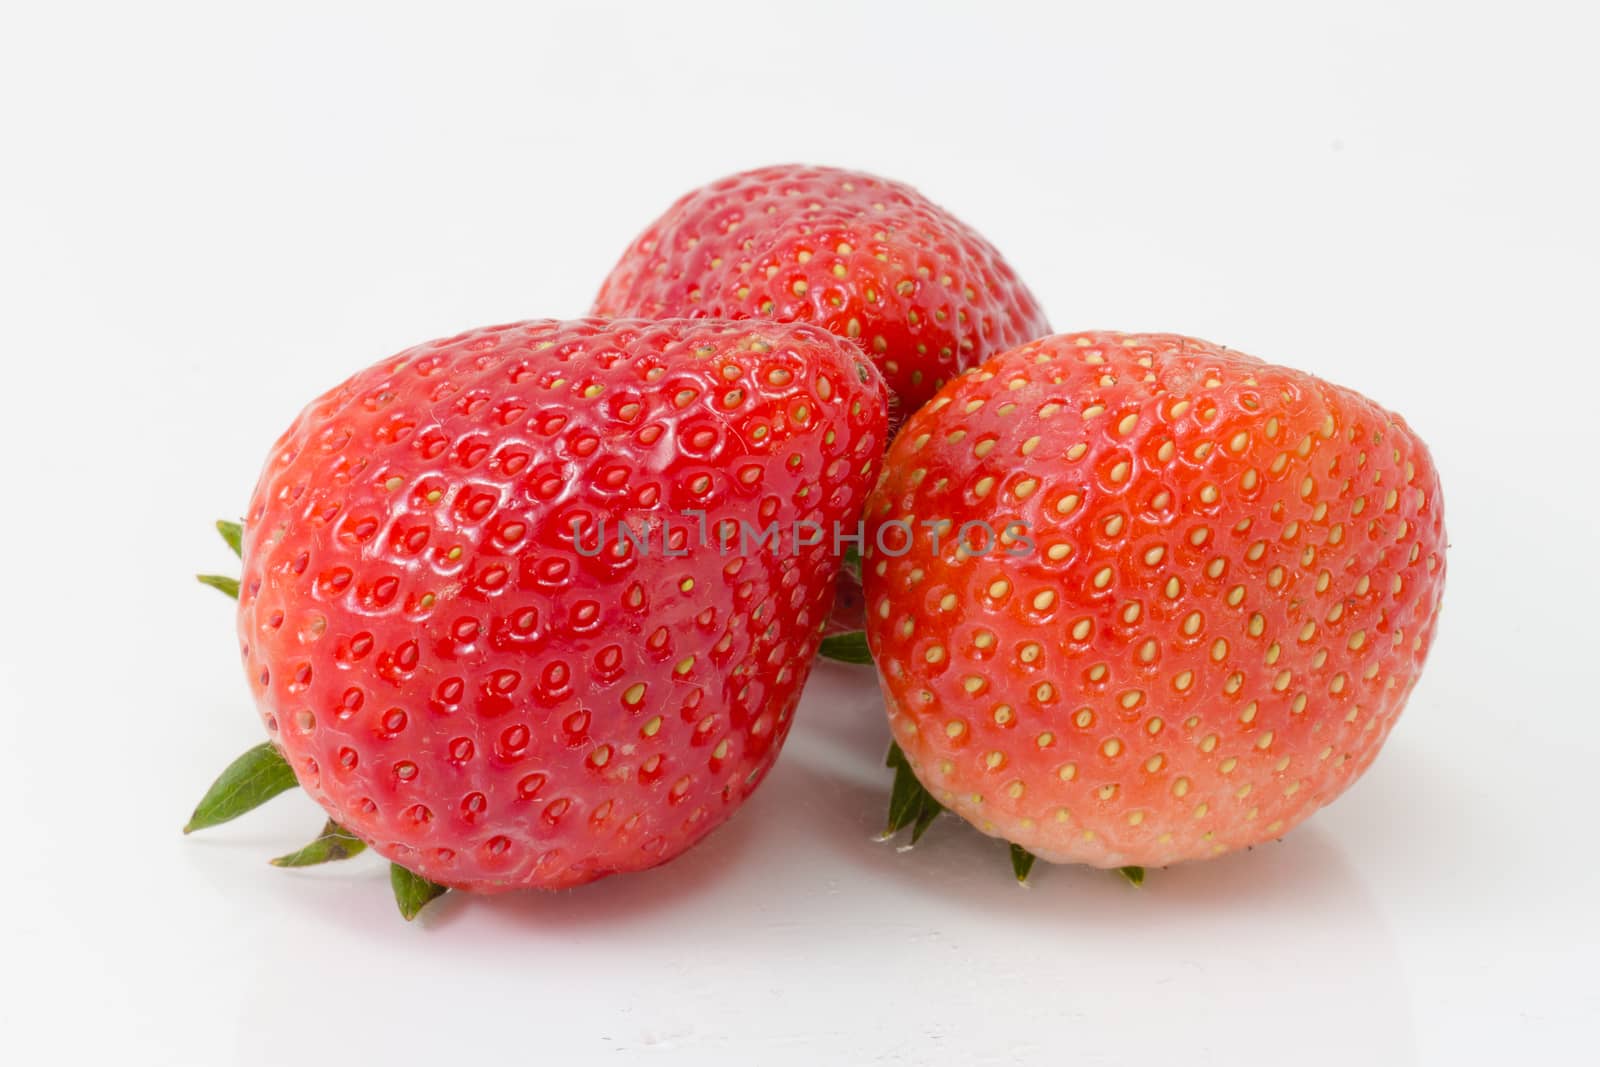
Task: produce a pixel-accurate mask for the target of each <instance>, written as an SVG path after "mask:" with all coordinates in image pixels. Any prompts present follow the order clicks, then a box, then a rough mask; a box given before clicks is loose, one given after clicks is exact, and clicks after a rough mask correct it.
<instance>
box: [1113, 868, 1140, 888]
mask: <svg viewBox="0 0 1600 1067" xmlns="http://www.w3.org/2000/svg"><path fill="white" fill-rule="evenodd" d="M1117 873H1118V874H1120V875H1122V877H1124V878H1126V879H1127V880H1128V882H1129V883H1130V884H1132V885H1136V886H1140V885H1144V868H1143V867H1118V868H1117Z"/></svg>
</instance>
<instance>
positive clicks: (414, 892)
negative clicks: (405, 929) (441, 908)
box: [389, 863, 450, 922]
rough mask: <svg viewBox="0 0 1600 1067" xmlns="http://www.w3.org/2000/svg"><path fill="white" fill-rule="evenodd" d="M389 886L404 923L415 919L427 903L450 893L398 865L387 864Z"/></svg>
mask: <svg viewBox="0 0 1600 1067" xmlns="http://www.w3.org/2000/svg"><path fill="white" fill-rule="evenodd" d="M389 884H390V885H392V886H394V902H395V903H396V904H398V905H399V906H400V914H401V915H403V916H405V920H406V922H410V921H411V920H412V919H415V918H416V917H417V913H418V912H419V911H421V910H422V909H423V907H424V906H425V905H426V904H427V903H428V901H430V900H437V899H438V898H439V897H442V896H444V895H445V894H446V893H448V892H449V891H450V890H449V887H447V886H442V885H439V884H438V883H436V882H430V881H428V880H427V879H426V878H424V877H422V875H420V874H412V873H411V872H410V871H408V870H406V869H405V868H404V867H402V866H400V865H399V864H398V863H391V864H389Z"/></svg>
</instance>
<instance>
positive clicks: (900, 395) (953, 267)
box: [594, 165, 1050, 415]
mask: <svg viewBox="0 0 1600 1067" xmlns="http://www.w3.org/2000/svg"><path fill="white" fill-rule="evenodd" d="M594 311H595V314H598V315H638V316H643V317H646V318H659V317H661V316H667V315H687V316H692V317H701V316H705V317H711V318H734V319H738V318H751V317H754V318H765V319H776V320H778V321H781V322H813V323H816V324H818V325H820V326H822V327H824V328H826V329H828V330H831V331H832V332H834V333H836V334H838V335H839V336H841V337H848V338H851V339H852V340H854V341H855V342H856V343H857V344H859V345H860V346H861V347H862V348H863V349H864V350H865V351H866V352H867V353H868V354H869V355H870V356H871V357H872V360H873V362H874V363H876V364H877V365H878V366H879V367H880V368H881V369H882V370H883V373H884V376H885V378H886V379H887V380H888V383H889V388H890V391H891V394H892V396H893V397H894V398H895V400H896V401H897V405H898V411H899V413H900V414H902V415H904V414H909V413H910V412H911V411H913V410H915V409H916V408H917V407H919V406H920V405H921V404H922V403H923V402H925V401H926V400H927V399H928V398H929V397H931V396H932V395H933V394H934V392H935V391H937V390H938V388H939V387H940V386H941V385H943V384H944V382H945V381H946V380H948V379H949V378H951V377H952V376H954V375H955V374H956V372H958V371H960V370H962V369H963V368H966V367H973V366H976V365H977V364H979V363H982V362H983V361H984V360H986V359H988V358H989V357H990V356H991V355H994V354H996V353H998V352H1000V351H1002V350H1004V349H1007V348H1010V347H1012V346H1013V345H1018V344H1021V343H1022V342H1024V341H1029V340H1032V339H1033V338H1035V337H1039V336H1041V335H1043V334H1046V333H1048V332H1049V329H1050V327H1049V324H1048V323H1047V322H1046V321H1045V316H1044V312H1043V311H1042V310H1041V309H1040V307H1039V305H1038V302H1037V301H1035V300H1034V298H1033V295H1032V294H1031V293H1029V292H1028V289H1027V287H1026V286H1024V285H1023V284H1022V282H1021V281H1020V280H1018V278H1017V276H1016V274H1015V273H1014V272H1013V271H1012V269H1011V267H1010V266H1009V265H1008V264H1007V263H1006V261H1005V260H1004V259H1002V258H1001V256H1000V253H999V252H997V251H996V250H995V248H994V246H993V245H991V244H990V243H989V242H988V241H986V240H985V239H984V238H983V237H982V236H980V235H979V234H978V233H976V232H975V231H974V230H972V229H971V228H970V227H969V226H967V225H966V224H965V223H963V222H962V221H961V220H959V219H957V218H956V217H955V216H953V215H951V214H950V213H949V212H947V211H945V210H944V209H943V208H940V207H938V206H937V205H935V204H933V203H931V202H930V201H929V200H928V199H927V198H926V197H924V196H923V195H922V194H921V193H919V192H917V191H916V190H915V189H912V188H911V187H910V186H907V185H902V184H900V183H899V182H894V181H889V180H888V179H885V178H879V177H875V176H874V175H871V174H863V173H860V172H857V171H849V170H839V169H836V168H833V167H810V166H799V165H782V166H772V167H763V168H760V169H758V170H751V171H746V172H744V173H742V174H734V175H731V176H729V177H726V178H723V179H721V180H720V181H715V182H712V183H711V184H709V185H706V186H704V187H702V188H700V189H696V190H694V191H693V192H690V193H688V194H687V195H685V196H683V197H682V198H681V199H679V200H678V201H677V202H676V203H675V204H673V205H672V206H671V207H670V208H668V209H667V211H666V212H665V213H664V214H663V215H662V216H661V217H660V218H658V219H656V220H655V221H654V222H652V223H651V224H650V226H649V227H648V228H647V229H646V230H645V231H644V233H642V234H641V235H639V237H638V238H637V239H636V240H635V241H634V242H633V244H632V245H630V246H629V248H628V250H627V251H626V252H624V253H623V255H622V258H621V260H620V261H618V263H617V265H616V266H615V267H614V268H612V271H611V274H610V276H609V277H607V278H606V280H605V283H604V285H603V286H602V287H601V289H600V294H599V296H598V297H597V298H596V300H595V304H594Z"/></svg>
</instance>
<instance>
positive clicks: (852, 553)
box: [839, 548, 861, 585]
mask: <svg viewBox="0 0 1600 1067" xmlns="http://www.w3.org/2000/svg"><path fill="white" fill-rule="evenodd" d="M839 565H840V566H841V567H843V568H844V569H845V570H847V571H849V572H850V576H851V577H852V578H854V579H855V580H856V584H857V585H860V584H861V553H859V552H857V551H856V550H855V549H853V548H847V549H845V550H844V554H843V555H842V556H840V557H839Z"/></svg>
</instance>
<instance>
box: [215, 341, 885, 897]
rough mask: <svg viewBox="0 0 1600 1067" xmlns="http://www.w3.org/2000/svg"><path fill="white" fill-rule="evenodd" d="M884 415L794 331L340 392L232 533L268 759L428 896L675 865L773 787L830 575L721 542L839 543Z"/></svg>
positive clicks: (394, 376)
mask: <svg viewBox="0 0 1600 1067" xmlns="http://www.w3.org/2000/svg"><path fill="white" fill-rule="evenodd" d="M885 419H886V415H885V395H884V388H883V383H882V380H881V378H880V377H879V375H878V374H877V372H876V371H875V370H873V369H872V368H871V366H870V364H869V363H868V362H867V361H866V360H865V359H864V358H863V357H862V356H861V354H860V352H858V351H856V350H855V349H853V348H852V347H851V346H849V345H847V344H845V343H843V342H841V341H839V340H838V339H837V338H835V337H833V336H832V335H830V334H828V333H826V332H824V331H822V330H820V329H816V328H814V327H808V326H802V325H787V326H786V325H779V324H775V323H766V322H748V323H739V324H730V323H723V322H687V321H683V320H676V321H663V322H653V323H646V322H638V321H629V320H617V321H609V322H607V321H601V320H579V321H574V322H551V321H537V322H525V323H517V324H513V325H509V326H500V327H494V328H491V329H484V330H477V331H473V332H470V333H465V334H461V335H459V336H457V337H453V338H450V339H447V340H442V341H435V342H433V343H430V344H425V345H420V346H418V347H416V348H413V349H410V350H408V351H406V352H402V353H400V354H399V355H397V356H394V357H393V358H390V359H388V360H385V361H383V362H382V363H379V364H377V365H376V366H373V367H371V368H369V369H367V370H365V371H362V372H360V373H359V374H357V375H355V376H354V377H352V378H351V379H350V380H349V381H347V382H345V383H344V384H343V385H340V386H339V387H338V388H336V389H334V390H332V391H331V392H329V393H327V394H325V395H324V396H323V397H321V398H320V399H318V400H317V401H315V402H314V403H312V404H311V405H310V406H309V407H308V408H306V409H305V411H304V412H302V413H301V415H300V416H299V418H298V419H297V420H296V421H295V423H294V425H293V426H291V427H290V428H289V430H288V432H287V433H285V434H284V435H283V437H282V438H280V439H279V441H278V443H277V444H276V446H275V447H274V449H273V451H272V454H271V456H270V457H269V459H268V461H267V465H266V469H265V471H264V472H263V474H262V476H261V480H260V483H259V484H258V485H257V487H256V491H255V494H254V497H253V499H252V502H251V504H250V508H249V511H248V513H247V521H246V530H245V537H244V573H243V580H242V583H241V594H240V598H239V615H238V625H239V636H240V640H241V642H242V645H243V656H244V664H245V671H246V675H247V677H248V679H249V682H250V686H251V688H252V691H253V692H254V695H255V697H256V701H257V704H258V706H259V709H260V712H261V716H262V719H263V720H264V722H265V723H266V726H267V730H268V732H269V734H270V735H271V737H272V738H273V740H274V741H275V742H276V743H277V745H278V746H279V747H280V748H281V750H282V752H283V754H284V755H285V757H287V759H288V760H289V762H290V764H291V765H292V766H293V768H294V770H295V774H296V776H297V777H298V778H299V781H300V784H301V785H302V786H303V787H304V788H305V789H306V791H307V792H308V793H309V794H310V795H311V796H312V797H313V798H315V799H316V801H317V802H318V803H319V804H321V805H322V806H323V807H324V808H325V809H326V810H327V812H328V814H329V815H330V816H331V817H332V818H334V819H335V820H337V821H338V822H339V823H341V824H342V825H344V826H346V827H348V828H349V829H350V830H351V831H353V832H354V833H356V834H357V835H359V836H360V837H362V838H363V839H364V840H366V841H367V842H369V843H370V844H371V845H372V847H373V848H374V849H376V850H377V851H378V852H379V853H381V854H382V855H384V856H386V857H388V858H389V859H391V860H393V861H395V862H396V863H398V864H400V865H402V866H404V867H407V868H409V869H410V870H412V871H415V872H417V873H419V874H421V875H423V876H425V877H427V878H429V879H431V880H433V881H435V882H439V883H441V884H444V885H447V886H452V887H455V888H458V889H467V890H476V891H482V892H490V891H497V890H505V889H517V888H558V887H563V886H571V885H577V884H580V883H583V882H588V881H591V880H593V879H595V878H599V877H602V876H604V875H607V874H611V873H614V872H619V871H632V870H639V869H643V868H647V867H651V866H654V865H656V864H659V863H663V862H665V861H667V860H669V859H671V858H672V857H674V856H676V855H678V854H679V853H681V852H682V851H684V850H685V849H686V848H688V847H690V846H691V845H692V844H694V843H695V842H696V841H698V840H699V839H700V838H701V837H703V836H704V835H705V834H706V833H708V832H709V831H711V830H712V829H713V828H714V827H716V826H717V825H718V824H720V823H721V822H722V821H723V820H725V819H726V818H728V816H729V815H730V814H732V812H733V811H734V809H736V808H737V807H738V806H739V805H740V804H741V803H742V802H743V801H744V800H745V798H746V797H748V796H749V795H750V793H751V792H752V790H754V789H755V787H756V785H757V784H758V783H759V782H760V781H761V779H762V777H763V776H764V775H765V774H766V772H767V770H768V768H769V767H771V765H772V762H773V759H774V758H775V757H776V756H777V754H778V750H779V748H780V747H781V745H782V743H783V740H784V737H785V735H786V734H787V732H788V729H789V726H790V722H791V719H792V716H793V712H794V708H795V704H796V702H797V701H798V699H799V696H800V690H801V688H802V686H803V685H804V683H805V679H806V675H807V672H808V671H809V668H810V663H811V660H812V658H813V655H814V653H815V651H816V648H817V644H818V642H819V636H818V631H819V629H820V627H821V626H822V623H823V621H824V620H825V619H826V618H827V615H828V611H829V606H830V603H831V599H832V596H833V585H834V576H835V573H836V570H837V563H838V561H837V558H836V557H835V556H834V555H833V552H832V546H831V544H829V543H827V540H826V539H824V541H823V543H821V544H818V545H816V546H814V547H809V548H803V549H799V550H792V540H791V539H786V540H784V542H783V543H782V544H781V545H780V546H779V548H780V549H781V550H775V549H774V546H772V545H771V544H770V543H767V542H762V543H759V544H753V545H752V546H751V547H750V550H749V552H748V554H746V555H742V556H741V555H740V549H741V548H742V547H743V546H742V545H741V543H740V541H739V539H738V538H737V536H736V535H735V536H734V537H733V538H732V539H731V540H730V546H731V547H730V551H729V553H728V554H727V555H722V554H720V553H719V551H718V549H717V547H716V545H717V542H716V535H717V531H718V529H719V527H718V525H717V524H718V523H721V522H737V521H739V520H744V521H747V522H749V523H750V524H751V526H752V527H754V528H756V529H760V528H761V527H764V526H765V525H766V524H767V523H769V522H777V523H779V524H780V528H782V529H788V528H789V527H790V525H791V524H792V523H794V522H795V521H797V520H804V519H808V520H812V521H816V522H819V523H822V524H824V525H825V526H826V525H827V524H830V523H832V522H833V521H835V520H844V519H846V518H849V517H853V516H854V515H855V514H856V513H858V511H859V509H860V507H861V503H862V501H863V499H864V497H865V493H866V490H867V488H868V487H869V486H870V485H871V479H872V478H873V477H874V475H875V474H876V471H877V464H878V462H879V456H880V454H881V452H882V450H883V441H884V435H885V432H886V425H885ZM684 509H703V510H705V511H706V512H707V513H708V515H709V516H710V519H709V520H708V522H709V523H710V527H709V528H710V541H709V544H708V545H707V546H701V545H700V543H699V540H700V539H699V530H698V529H697V520H696V519H694V518H684V517H682V516H681V515H680V512H681V511H682V510H684ZM619 518H620V519H625V520H626V521H628V522H629V524H630V526H631V527H632V528H633V529H635V530H638V531H642V530H645V529H647V528H648V529H649V530H651V531H652V532H651V534H650V538H651V539H650V541H649V543H648V548H647V550H640V549H636V548H632V547H631V546H628V547H625V548H624V549H623V550H620V551H619V550H617V548H616V544H617V539H618V535H617V533H616V521H617V520H618V519H619ZM574 519H576V520H577V521H578V522H579V529H580V530H581V531H582V536H581V538H580V541H579V545H581V546H583V549H584V551H583V552H580V551H579V550H578V548H577V547H575V545H574V543H573V540H572V533H573V527H572V522H573V520H574ZM601 519H605V520H607V527H606V539H605V541H604V550H603V551H597V550H596V546H597V541H596V538H595V524H596V523H597V522H598V521H599V520H601ZM663 520H665V521H667V522H669V523H670V524H671V526H670V531H671V532H670V534H663V532H662V530H663V526H662V523H663ZM664 537H665V538H670V541H669V546H670V550H669V548H668V547H664V545H663V538H664ZM625 545H626V543H625ZM586 553H587V554H586Z"/></svg>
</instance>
